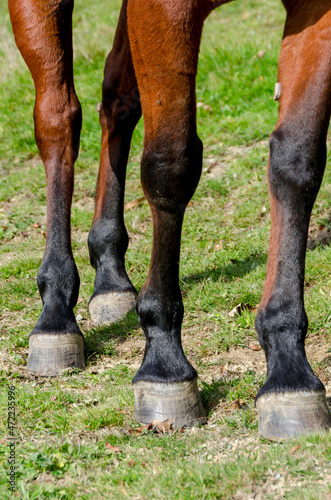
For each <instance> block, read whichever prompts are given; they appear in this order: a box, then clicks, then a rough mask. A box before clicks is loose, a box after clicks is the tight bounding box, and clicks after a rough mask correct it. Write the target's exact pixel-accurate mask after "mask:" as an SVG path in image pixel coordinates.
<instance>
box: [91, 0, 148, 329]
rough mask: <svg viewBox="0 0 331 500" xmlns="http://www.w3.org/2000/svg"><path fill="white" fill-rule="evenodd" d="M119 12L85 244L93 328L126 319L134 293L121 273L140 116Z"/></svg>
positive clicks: (124, 23)
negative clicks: (91, 275) (127, 189)
mask: <svg viewBox="0 0 331 500" xmlns="http://www.w3.org/2000/svg"><path fill="white" fill-rule="evenodd" d="M126 7H127V1H126V0H125V1H124V2H123V5H122V10H121V14H120V18H119V22H118V26H117V30H116V34H115V39H114V44H113V48H112V51H111V52H110V54H109V56H108V58H107V61H106V66H105V72H104V81H103V86H102V103H101V109H100V124H101V127H102V147H101V157H100V169H99V177H98V185H97V196H96V207H95V214H94V219H93V225H92V228H91V231H90V234H89V239H88V244H89V250H90V258H91V263H92V265H93V267H94V268H95V269H96V277H95V284H94V293H93V295H92V297H91V300H90V303H89V311H90V314H91V317H92V321H93V323H94V324H95V325H100V324H107V323H111V322H113V321H117V320H119V319H121V318H122V317H124V316H125V315H126V313H127V312H128V311H129V310H130V309H131V308H132V307H134V306H135V304H136V297H137V293H136V290H135V288H134V286H133V285H132V283H131V282H130V280H129V278H128V275H127V273H126V270H125V267H124V255H125V252H126V250H127V246H128V234H127V231H126V228H125V225H124V219H123V200H124V183H125V173H126V164H127V160H128V155H129V150H130V143H131V137H132V133H133V130H134V128H135V126H136V124H137V122H138V120H139V118H140V116H141V106H140V99H139V92H138V86H137V81H136V78H135V74H134V69H133V63H132V57H131V51H130V45H129V39H128V31H127V19H126Z"/></svg>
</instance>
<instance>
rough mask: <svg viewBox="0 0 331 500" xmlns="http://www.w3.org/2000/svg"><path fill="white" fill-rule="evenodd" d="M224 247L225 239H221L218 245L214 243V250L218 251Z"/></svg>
mask: <svg viewBox="0 0 331 500" xmlns="http://www.w3.org/2000/svg"><path fill="white" fill-rule="evenodd" d="M222 248H223V241H222V240H221V241H220V242H219V243H217V244H216V245H214V250H216V252H217V251H218V250H222Z"/></svg>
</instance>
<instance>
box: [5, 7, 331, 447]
mask: <svg viewBox="0 0 331 500" xmlns="http://www.w3.org/2000/svg"><path fill="white" fill-rule="evenodd" d="M227 1H228V0H176V1H173V0H144V1H141V0H123V3H122V7H121V11H120V15H119V21H118V25H117V30H116V34H115V37H114V42H113V47H112V50H111V52H110V53H109V55H108V57H107V59H106V63H105V70H104V79H103V85H102V103H101V105H100V107H99V112H100V124H101V129H102V144H101V155H100V168H99V174H98V181H97V192H96V201H95V213H94V218H93V223H92V227H91V230H90V232H89V237H88V247H89V252H90V260H91V264H92V266H93V267H94V268H95V271H96V276H95V284H94V293H93V295H92V297H91V299H90V301H89V312H90V314H91V317H92V321H93V323H94V324H95V325H105V324H109V323H111V322H114V321H117V320H119V319H121V318H123V317H124V316H125V315H126V314H127V312H128V311H130V310H131V309H132V308H133V307H135V306H136V309H137V313H138V318H139V322H140V324H141V327H142V329H143V331H144V333H145V336H146V347H145V353H144V358H143V361H142V364H141V366H140V368H139V370H138V372H137V374H136V375H135V377H134V378H133V382H132V383H133V389H134V396H135V417H136V418H137V420H138V421H139V422H141V423H143V424H146V423H149V422H151V421H152V420H153V419H158V420H165V419H174V422H175V425H176V426H182V425H193V424H195V423H197V422H198V423H203V422H205V421H206V414H205V411H204V408H203V405H202V403H201V399H200V394H199V391H198V388H197V372H196V371H195V369H194V368H193V367H192V365H191V364H190V363H189V362H188V360H187V359H186V357H185V354H184V352H183V348H182V343H181V324H182V320H183V304H182V298H181V292H180V288H179V254H180V240H181V228H182V222H183V217H184V212H185V209H186V206H187V205H188V203H189V201H190V199H191V197H192V195H193V193H194V192H195V189H196V187H197V185H198V182H199V178H200V175H201V169H202V149H203V147H202V143H201V140H200V139H199V137H198V135H197V127H196V98H195V80H196V74H197V64H198V53H199V46H200V40H201V35H202V29H203V24H204V21H205V19H206V18H207V16H208V15H209V14H210V13H211V12H212V10H213V9H215V8H216V7H219V6H221V4H224V3H227ZM73 3H74V2H73V0H48V1H47V2H39V1H37V0H9V11H10V18H11V23H12V27H13V32H14V36H15V41H16V44H17V47H18V48H19V50H20V52H21V54H22V56H23V58H24V60H25V62H26V64H27V66H28V68H29V70H30V72H31V75H32V78H33V81H34V85H35V91H36V100H35V108H34V125H35V139H36V143H37V146H38V148H39V151H40V155H41V158H42V161H43V163H44V166H45V170H46V177H47V236H46V247H45V253H44V257H43V261H42V264H41V267H40V269H39V272H38V277H37V284H38V288H39V292H40V295H41V298H42V302H43V308H42V312H41V314H40V317H39V319H38V321H37V324H36V326H35V328H34V329H33V331H32V332H31V334H30V336H29V356H28V363H27V368H28V369H29V370H31V371H33V372H35V373H37V374H40V375H42V376H56V375H58V374H60V373H61V372H62V371H63V370H65V369H67V368H68V367H77V368H84V338H83V335H82V333H81V331H80V329H79V327H78V325H77V323H76V319H75V316H74V313H73V307H74V306H75V304H76V302H77V299H78V292H79V275H78V272H77V268H76V265H75V262H74V258H73V254H72V250H71V240H70V210H71V200H72V192H73V176H74V163H75V160H76V158H77V156H78V150H79V139H80V130H81V123H82V114H81V107H80V103H79V100H78V98H77V95H76V92H75V87H74V80H73V55H72V12H73ZM283 4H284V7H285V9H286V12H287V17H286V22H285V28H284V35H283V40H282V45H281V52H280V58H279V68H278V82H277V84H276V95H275V98H276V99H278V100H279V117H278V121H277V124H276V128H275V130H274V131H273V132H272V134H271V137H270V155H269V167H268V183H269V192H270V200H271V219H272V227H271V236H270V245H269V252H268V261H267V272H266V280H265V285H264V289H263V294H262V299H261V302H260V305H259V309H258V312H257V316H256V322H255V324H256V330H257V333H258V337H259V341H260V344H261V346H262V348H263V349H264V352H265V356H266V362H267V378H266V381H265V383H264V384H263V386H262V388H261V389H260V391H259V393H258V394H257V397H256V408H257V411H258V419H259V431H260V434H261V435H262V436H263V437H264V438H266V439H270V440H276V441H277V440H282V439H285V438H288V437H291V436H294V435H300V434H305V433H307V432H310V431H314V430H318V429H328V428H329V427H330V426H331V417H330V413H329V410H328V406H327V400H326V396H325V388H324V386H323V384H322V382H321V381H320V380H319V379H318V378H317V376H316V375H315V374H314V373H313V371H312V369H311V367H310V365H309V363H308V361H307V358H306V354H305V345H304V344H305V337H306V333H307V326H308V321H307V315H306V312H305V309H304V300H303V286H304V270H305V269H304V268H305V252H306V244H307V234H308V225H309V219H310V214H311V210H312V207H313V204H314V201H315V198H316V195H317V193H318V190H319V187H320V184H321V181H322V177H323V173H324V168H325V163H326V137H327V130H328V125H329V120H330V112H331V0H283ZM123 96H125V97H124V98H123ZM128 102H129V105H128V104H127V103H128ZM130 102H131V105H130ZM123 110H124V111H123ZM141 114H142V115H143V118H144V126H145V133H144V147H143V155H142V160H141V181H142V187H143V191H144V194H145V197H146V199H147V200H148V203H149V205H150V209H151V212H152V218H153V247H152V254H151V263H150V269H149V274H148V277H147V280H146V283H145V285H144V286H143V288H142V290H141V292H140V294H139V296H138V295H137V292H136V290H135V288H134V286H133V284H132V283H131V281H130V279H129V277H128V275H127V273H126V270H125V262H124V259H125V252H126V249H127V246H128V234H127V231H126V228H125V225H124V219H123V200H124V184H125V174H126V164H127V161H128V155H129V148H130V142H131V137H132V133H133V130H134V128H135V126H136V124H137V122H138V120H139V118H140V117H141Z"/></svg>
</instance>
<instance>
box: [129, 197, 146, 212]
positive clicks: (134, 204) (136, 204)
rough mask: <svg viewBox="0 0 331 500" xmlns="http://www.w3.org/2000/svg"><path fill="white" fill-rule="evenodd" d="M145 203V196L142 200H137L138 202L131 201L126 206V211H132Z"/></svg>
mask: <svg viewBox="0 0 331 500" xmlns="http://www.w3.org/2000/svg"><path fill="white" fill-rule="evenodd" d="M143 201H145V196H142V197H141V198H137V199H136V200H132V201H129V203H127V204H126V205H124V210H131V209H132V208H134V207H137V206H138V205H140V203H142V202H143Z"/></svg>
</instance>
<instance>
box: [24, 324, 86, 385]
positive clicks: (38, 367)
mask: <svg viewBox="0 0 331 500" xmlns="http://www.w3.org/2000/svg"><path fill="white" fill-rule="evenodd" d="M68 368H79V369H83V368H85V362H84V337H83V335H81V334H78V333H58V334H56V333H34V334H32V335H30V337H29V356H28V363H27V369H28V370H30V371H32V372H35V373H37V374H38V375H42V376H44V377H56V376H57V375H60V374H61V373H62V372H63V371H65V370H68Z"/></svg>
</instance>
